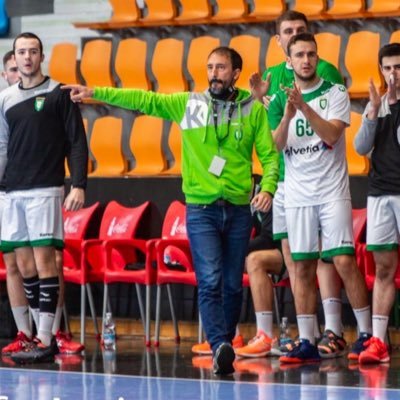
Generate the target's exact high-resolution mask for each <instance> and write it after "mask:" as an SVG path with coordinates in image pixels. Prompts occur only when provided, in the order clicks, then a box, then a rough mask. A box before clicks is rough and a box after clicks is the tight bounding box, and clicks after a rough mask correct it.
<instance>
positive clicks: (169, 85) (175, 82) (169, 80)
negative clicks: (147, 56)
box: [151, 38, 188, 93]
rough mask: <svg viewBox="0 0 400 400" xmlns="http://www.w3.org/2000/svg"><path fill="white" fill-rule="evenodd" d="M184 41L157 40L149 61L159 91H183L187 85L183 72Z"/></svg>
mask: <svg viewBox="0 0 400 400" xmlns="http://www.w3.org/2000/svg"><path fill="white" fill-rule="evenodd" d="M183 52H184V43H183V41H182V40H179V39H172V38H168V39H160V40H158V42H157V44H156V46H155V48H154V52H153V59H152V63H151V68H152V71H153V73H154V76H155V78H156V80H157V84H158V88H157V91H158V92H161V93H175V92H184V91H186V90H187V88H188V85H187V82H186V79H185V77H184V74H183V69H182V63H183Z"/></svg>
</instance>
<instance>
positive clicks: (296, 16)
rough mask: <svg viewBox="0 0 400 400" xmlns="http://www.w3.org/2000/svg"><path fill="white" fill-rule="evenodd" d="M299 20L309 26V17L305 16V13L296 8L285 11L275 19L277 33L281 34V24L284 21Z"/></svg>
mask: <svg viewBox="0 0 400 400" xmlns="http://www.w3.org/2000/svg"><path fill="white" fill-rule="evenodd" d="M298 20H301V21H304V22H305V24H306V26H307V27H308V19H307V17H306V16H305V14H303V13H301V12H298V11H294V10H288V11H285V12H284V13H283V14H281V15H280V16H279V17H278V18H277V19H276V21H275V29H276V34H277V35H279V32H280V29H281V24H282V22H283V21H298Z"/></svg>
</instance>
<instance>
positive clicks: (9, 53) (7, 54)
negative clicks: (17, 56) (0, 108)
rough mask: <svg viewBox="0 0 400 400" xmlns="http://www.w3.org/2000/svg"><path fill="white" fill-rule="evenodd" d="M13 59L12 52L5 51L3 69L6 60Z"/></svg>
mask: <svg viewBox="0 0 400 400" xmlns="http://www.w3.org/2000/svg"><path fill="white" fill-rule="evenodd" d="M13 57H14V51H13V50H9V51H7V53H6V54H4V56H3V67H4V68H5V67H6V64H7V62H8V60H11V59H12V58H13Z"/></svg>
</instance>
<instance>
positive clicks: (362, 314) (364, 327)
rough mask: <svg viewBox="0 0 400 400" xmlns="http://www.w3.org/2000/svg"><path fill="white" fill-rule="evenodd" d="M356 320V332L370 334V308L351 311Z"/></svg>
mask: <svg viewBox="0 0 400 400" xmlns="http://www.w3.org/2000/svg"><path fill="white" fill-rule="evenodd" d="M353 312H354V315H355V317H356V320H357V325H358V330H359V331H360V333H361V332H365V333H372V326H371V324H372V320H371V307H370V306H367V307H364V308H357V309H353Z"/></svg>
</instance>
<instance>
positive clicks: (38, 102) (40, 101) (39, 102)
mask: <svg viewBox="0 0 400 400" xmlns="http://www.w3.org/2000/svg"><path fill="white" fill-rule="evenodd" d="M44 100H45V97H36V99H35V110H36V111H42V110H43V107H44Z"/></svg>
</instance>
